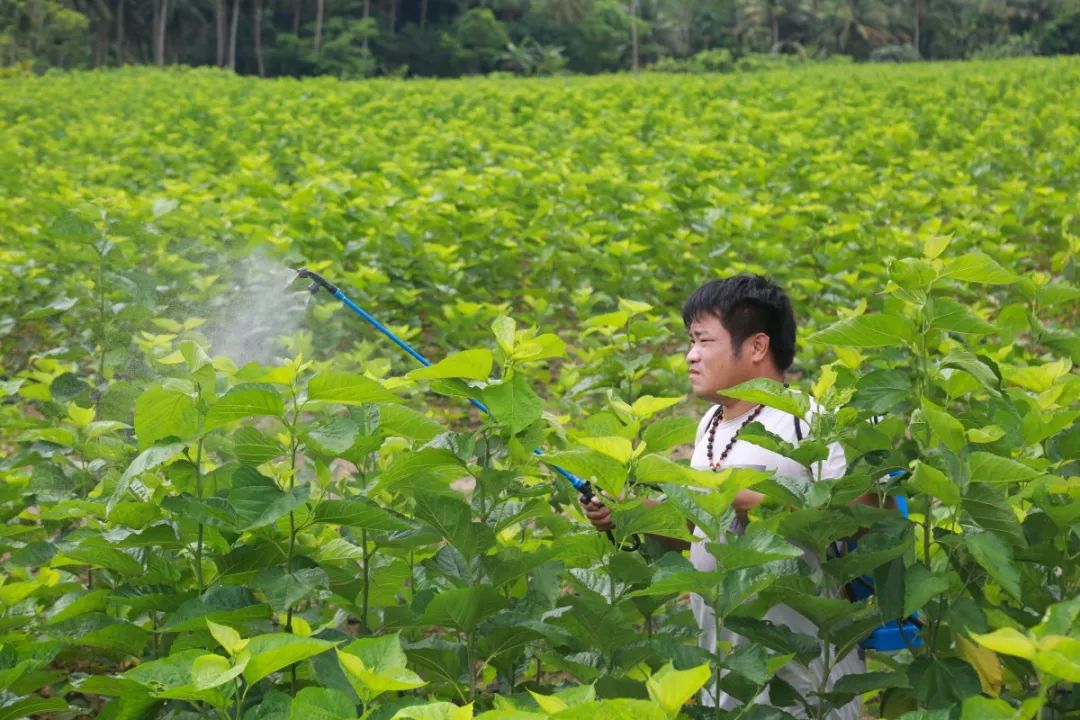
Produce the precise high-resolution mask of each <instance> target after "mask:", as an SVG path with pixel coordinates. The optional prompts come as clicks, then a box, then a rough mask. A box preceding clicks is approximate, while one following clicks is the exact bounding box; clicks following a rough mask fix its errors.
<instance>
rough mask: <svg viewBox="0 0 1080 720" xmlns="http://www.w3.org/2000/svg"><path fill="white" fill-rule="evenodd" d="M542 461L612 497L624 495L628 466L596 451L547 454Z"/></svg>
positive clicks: (566, 451)
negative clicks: (568, 472)
mask: <svg viewBox="0 0 1080 720" xmlns="http://www.w3.org/2000/svg"><path fill="white" fill-rule="evenodd" d="M542 460H543V462H544V463H545V464H547V465H555V466H558V467H561V468H563V469H564V470H568V471H570V472H571V473H573V474H574V475H576V476H577V477H579V478H580V479H582V480H585V481H586V482H589V483H592V484H593V486H594V487H598V488H600V489H601V490H604V491H605V492H607V493H608V494H610V495H611V496H612V497H618V496H619V495H621V494H622V489H623V486H624V485H625V484H626V472H627V470H626V466H625V465H623V464H622V463H620V462H618V461H617V460H613V459H612V458H610V457H608V456H607V455H604V454H603V453H599V452H596V451H595V450H565V451H562V452H554V453H547V454H545V455H543V457H542Z"/></svg>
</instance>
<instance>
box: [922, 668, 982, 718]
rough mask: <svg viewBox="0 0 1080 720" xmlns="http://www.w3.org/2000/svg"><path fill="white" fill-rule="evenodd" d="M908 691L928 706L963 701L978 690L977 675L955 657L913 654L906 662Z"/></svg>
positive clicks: (948, 704)
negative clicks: (914, 658) (909, 660)
mask: <svg viewBox="0 0 1080 720" xmlns="http://www.w3.org/2000/svg"><path fill="white" fill-rule="evenodd" d="M908 677H909V678H911V687H912V693H913V694H914V696H915V698H916V699H917V700H918V701H919V703H920V704H921V705H922V706H924V707H926V708H929V709H931V710H934V709H940V708H947V707H950V706H951V705H955V704H958V703H961V702H963V701H964V700H965V699H967V698H969V697H971V696H972V695H978V694H979V691H980V690H981V686H980V684H979V676H978V675H977V674H976V673H975V670H974V669H972V667H971V666H970V665H968V664H967V663H966V662H964V661H963V660H961V659H959V658H954V657H950V658H945V659H938V658H929V657H920V658H916V660H915V662H913V663H912V664H911V666H910V670H909V671H908Z"/></svg>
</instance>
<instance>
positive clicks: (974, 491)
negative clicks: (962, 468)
mask: <svg viewBox="0 0 1080 720" xmlns="http://www.w3.org/2000/svg"><path fill="white" fill-rule="evenodd" d="M961 507H962V508H963V509H964V511H965V512H967V514H968V515H969V516H970V517H971V519H972V520H974V521H975V524H977V525H978V526H979V527H981V528H982V529H983V530H992V531H994V532H996V533H999V534H1000V535H1002V536H1004V537H1007V538H1008V539H1009V541H1010V542H1012V543H1013V544H1014V545H1015V546H1016V547H1026V546H1027V544H1028V543H1027V538H1026V537H1025V536H1024V530H1023V528H1021V527H1020V521H1019V520H1018V519H1017V518H1016V511H1015V510H1013V507H1012V505H1010V504H1009V500H1008V498H1007V497H1006V495H1005V493H1004V492H1003V491H1002V490H1000V489H999V488H998V487H997V486H994V485H989V484H987V483H972V484H971V485H968V489H967V493H965V494H964V500H963V503H962V504H961Z"/></svg>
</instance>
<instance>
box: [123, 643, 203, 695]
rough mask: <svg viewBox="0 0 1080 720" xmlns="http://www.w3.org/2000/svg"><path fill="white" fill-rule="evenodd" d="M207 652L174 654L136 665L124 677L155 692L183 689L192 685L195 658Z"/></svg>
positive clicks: (182, 651) (188, 651)
mask: <svg viewBox="0 0 1080 720" xmlns="http://www.w3.org/2000/svg"><path fill="white" fill-rule="evenodd" d="M205 652H206V651H205V650H201V649H199V648H190V649H187V650H181V651H179V652H173V653H172V654H170V655H166V656H165V657H163V658H159V659H157V660H150V661H148V662H144V663H142V664H140V665H136V666H135V667H133V668H131V669H130V670H128V671H127V672H125V673H124V674H123V677H124V678H126V679H128V680H134V681H136V682H138V683H141V684H143V685H145V686H147V687H149V688H152V689H155V690H157V689H170V688H177V687H182V686H184V685H188V684H190V683H191V666H192V664H193V663H194V662H195V658H197V657H199V656H201V655H203V654H205Z"/></svg>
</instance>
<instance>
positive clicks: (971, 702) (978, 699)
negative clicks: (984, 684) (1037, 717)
mask: <svg viewBox="0 0 1080 720" xmlns="http://www.w3.org/2000/svg"><path fill="white" fill-rule="evenodd" d="M1020 717H1021V716H1020V715H1019V714H1018V713H1017V712H1016V710H1015V709H1014V708H1013V706H1012V705H1010V704H1009V703H1007V702H1005V701H1004V700H1000V699H996V698H988V697H983V696H982V695H975V696H973V697H969V698H968V699H966V700H964V707H963V712H962V713H961V715H960V720H1019V719H1020Z"/></svg>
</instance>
